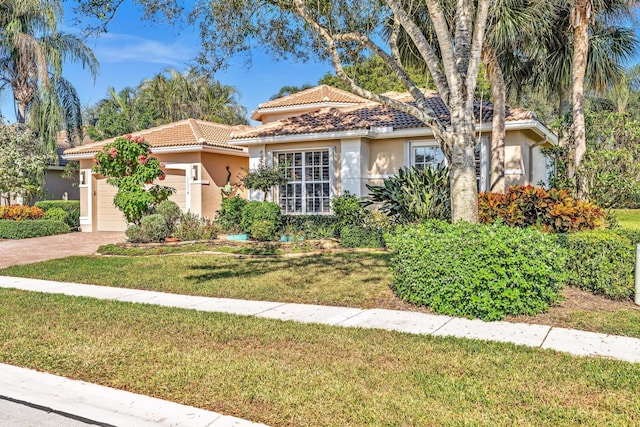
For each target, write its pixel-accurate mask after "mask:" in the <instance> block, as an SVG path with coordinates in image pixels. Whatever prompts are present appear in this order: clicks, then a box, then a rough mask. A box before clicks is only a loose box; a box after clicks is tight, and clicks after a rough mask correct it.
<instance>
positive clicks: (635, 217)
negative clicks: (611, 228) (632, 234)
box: [613, 209, 640, 229]
mask: <svg viewBox="0 0 640 427" xmlns="http://www.w3.org/2000/svg"><path fill="white" fill-rule="evenodd" d="M613 212H614V213H615V215H616V219H617V220H618V223H619V224H620V226H622V227H625V228H634V229H640V209H614V211H613Z"/></svg>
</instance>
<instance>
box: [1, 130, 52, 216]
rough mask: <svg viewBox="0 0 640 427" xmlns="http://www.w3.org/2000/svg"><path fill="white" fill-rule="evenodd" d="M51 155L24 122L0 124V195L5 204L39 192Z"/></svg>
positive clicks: (30, 196)
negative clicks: (15, 198)
mask: <svg viewBox="0 0 640 427" xmlns="http://www.w3.org/2000/svg"><path fill="white" fill-rule="evenodd" d="M49 160H51V155H50V154H48V153H47V152H46V150H45V149H44V147H43V145H42V143H41V141H40V140H39V139H38V138H37V137H36V136H35V135H34V134H33V132H31V131H29V130H28V129H27V128H26V127H25V126H24V125H11V126H6V125H4V124H0V195H2V197H3V198H4V199H5V200H6V202H7V204H11V203H12V199H13V198H14V197H16V196H21V197H22V198H23V199H26V200H28V199H31V198H32V197H35V196H37V195H39V194H41V193H42V186H43V184H44V179H45V174H46V170H47V163H48V162H49Z"/></svg>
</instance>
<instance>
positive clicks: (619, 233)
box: [558, 230, 638, 299]
mask: <svg viewBox="0 0 640 427" xmlns="http://www.w3.org/2000/svg"><path fill="white" fill-rule="evenodd" d="M625 234H629V235H631V236H634V237H635V238H637V237H638V233H630V232H629V231H628V230H593V231H585V232H580V233H570V234H565V235H560V236H559V237H558V240H559V242H560V244H561V245H562V246H564V247H566V248H567V249H568V250H569V257H568V260H567V265H566V271H567V274H568V277H567V284H569V285H571V286H576V287H579V288H582V289H584V290H587V291H589V292H592V293H594V294H597V295H604V296H606V297H608V298H612V299H622V298H628V297H631V296H633V293H634V271H635V270H634V268H635V244H634V243H632V241H631V240H629V239H628V238H627V237H626V236H625ZM636 242H637V240H636Z"/></svg>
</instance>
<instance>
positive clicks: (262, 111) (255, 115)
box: [251, 101, 358, 120]
mask: <svg viewBox="0 0 640 427" xmlns="http://www.w3.org/2000/svg"><path fill="white" fill-rule="evenodd" d="M356 105H358V103H357V102H336V101H333V102H331V101H321V102H308V103H306V104H294V105H284V106H281V107H267V108H260V107H258V109H257V110H254V111H253V112H252V113H251V119H252V120H260V119H261V118H262V117H263V116H264V115H267V114H270V113H295V112H298V111H304V110H308V109H309V108H317V109H319V110H321V109H323V108H345V107H353V106H356Z"/></svg>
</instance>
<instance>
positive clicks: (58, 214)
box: [44, 208, 67, 222]
mask: <svg viewBox="0 0 640 427" xmlns="http://www.w3.org/2000/svg"><path fill="white" fill-rule="evenodd" d="M66 218H67V212H66V211H65V210H64V209H61V208H51V209H49V210H48V211H46V212H45V213H44V219H50V220H52V221H62V222H65V219H66Z"/></svg>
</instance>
